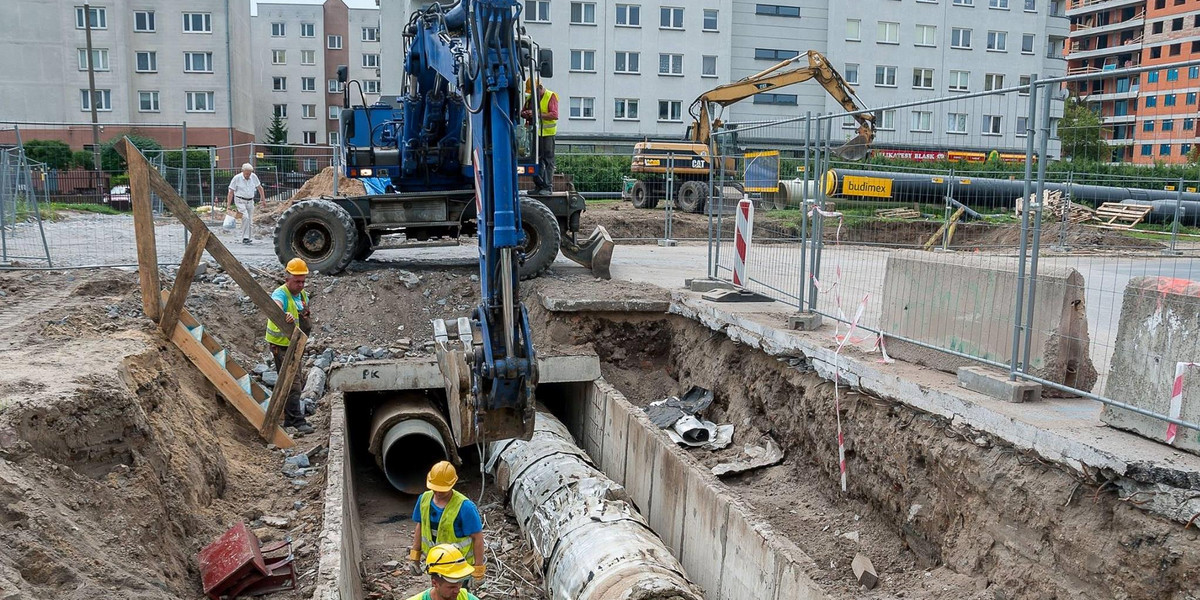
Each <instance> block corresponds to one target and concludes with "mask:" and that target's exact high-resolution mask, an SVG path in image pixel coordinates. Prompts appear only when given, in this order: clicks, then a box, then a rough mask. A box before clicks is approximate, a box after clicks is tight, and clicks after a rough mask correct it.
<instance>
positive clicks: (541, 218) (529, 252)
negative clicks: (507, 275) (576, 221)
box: [517, 196, 562, 281]
mask: <svg viewBox="0 0 1200 600" xmlns="http://www.w3.org/2000/svg"><path fill="white" fill-rule="evenodd" d="M521 229H522V230H523V231H524V232H525V247H524V248H522V250H523V251H524V252H525V260H524V261H521V264H520V265H519V266H518V267H517V275H518V276H519V277H520V279H521V280H522V281H524V280H527V279H533V278H534V277H537V276H538V275H541V274H542V273H544V272H545V271H546V269H549V268H550V264H551V263H553V262H554V259H555V258H556V257H557V256H558V244H559V242H560V240H561V239H562V237H561V234H560V233H559V229H558V219H555V218H554V213H553V212H551V210H550V208H549V207H547V206H546V205H545V204H542V203H541V202H539V201H537V200H535V199H533V198H529V197H526V196H522V197H521Z"/></svg>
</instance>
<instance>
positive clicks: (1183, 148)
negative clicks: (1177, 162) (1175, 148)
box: [1179, 144, 1192, 156]
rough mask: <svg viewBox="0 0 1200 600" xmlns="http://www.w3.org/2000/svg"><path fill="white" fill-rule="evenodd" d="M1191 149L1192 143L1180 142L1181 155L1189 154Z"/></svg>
mask: <svg viewBox="0 0 1200 600" xmlns="http://www.w3.org/2000/svg"><path fill="white" fill-rule="evenodd" d="M1191 151H1192V145H1191V144H1180V145H1179V154H1180V156H1187V155H1188V154H1189V153H1190V152H1191Z"/></svg>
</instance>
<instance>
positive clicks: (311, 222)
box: [275, 200, 358, 275]
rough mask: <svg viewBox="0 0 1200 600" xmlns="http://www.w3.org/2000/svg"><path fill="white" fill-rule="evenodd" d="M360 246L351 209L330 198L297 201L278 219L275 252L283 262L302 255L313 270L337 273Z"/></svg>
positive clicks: (329, 273)
mask: <svg viewBox="0 0 1200 600" xmlns="http://www.w3.org/2000/svg"><path fill="white" fill-rule="evenodd" d="M357 248H358V229H357V228H356V227H355V226H354V221H353V220H352V219H351V218H350V213H348V212H346V210H345V209H343V208H342V207H340V206H338V205H337V204H336V203H334V202H332V201H330V200H304V201H302V202H297V203H296V204H293V205H292V206H291V208H289V209H287V210H285V211H283V214H282V215H280V217H279V221H278V222H276V223H275V256H278V257H279V262H281V263H283V264H287V262H288V261H289V260H291V259H293V258H302V259H304V262H306V263H308V268H309V270H311V271H317V272H319V273H321V274H323V275H333V274H335V273H340V272H342V271H343V270H345V268H346V266H347V265H349V264H350V261H351V260H353V259H354V255H355V250H356V249H357Z"/></svg>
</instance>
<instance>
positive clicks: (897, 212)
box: [875, 208, 921, 219]
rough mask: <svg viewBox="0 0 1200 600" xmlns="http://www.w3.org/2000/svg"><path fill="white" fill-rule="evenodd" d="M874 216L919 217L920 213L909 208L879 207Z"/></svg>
mask: <svg viewBox="0 0 1200 600" xmlns="http://www.w3.org/2000/svg"><path fill="white" fill-rule="evenodd" d="M875 216H876V217H879V218H882V219H920V218H921V213H920V212H918V211H915V210H913V209H911V208H881V209H879V210H877V211H875Z"/></svg>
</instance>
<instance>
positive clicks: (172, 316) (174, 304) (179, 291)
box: [159, 227, 211, 335]
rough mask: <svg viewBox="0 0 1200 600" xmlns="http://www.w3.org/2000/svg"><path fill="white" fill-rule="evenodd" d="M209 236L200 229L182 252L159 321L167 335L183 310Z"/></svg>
mask: <svg viewBox="0 0 1200 600" xmlns="http://www.w3.org/2000/svg"><path fill="white" fill-rule="evenodd" d="M210 235H211V234H210V233H209V231H208V228H207V227H206V228H204V229H201V230H200V231H199V232H197V233H196V234H195V235H193V236H192V239H190V240H188V245H187V248H186V249H185V250H184V251H183V260H182V261H180V263H179V271H177V272H176V273H175V285H174V287H172V288H171V295H170V296H169V297H167V304H166V307H165V308H163V312H162V319H161V320H160V321H159V327H161V328H162V330H163V332H164V333H167V334H168V335H169V334H170V332H171V331H173V330H174V329H175V324H176V323H178V322H179V312H180V311H181V310H183V303H184V301H185V300H187V295H188V290H189V289H191V287H192V278H193V277H195V276H196V267H197V266H199V264H200V259H201V258H203V257H204V245H205V244H206V243H207V242H208V238H209V236H210Z"/></svg>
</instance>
